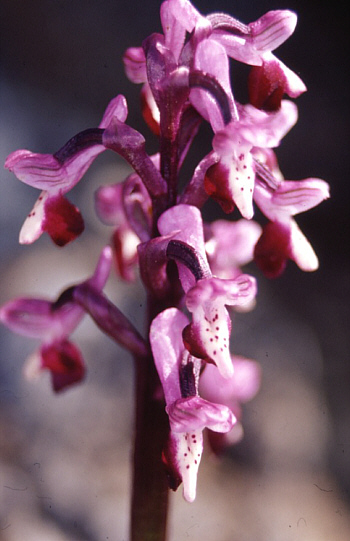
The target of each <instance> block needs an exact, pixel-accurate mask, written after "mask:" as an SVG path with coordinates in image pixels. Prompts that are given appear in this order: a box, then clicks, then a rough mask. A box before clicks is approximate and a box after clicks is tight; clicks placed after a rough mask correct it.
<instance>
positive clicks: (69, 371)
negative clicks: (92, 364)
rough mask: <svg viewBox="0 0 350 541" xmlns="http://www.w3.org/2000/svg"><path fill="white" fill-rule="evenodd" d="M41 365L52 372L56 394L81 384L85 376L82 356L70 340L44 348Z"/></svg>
mask: <svg viewBox="0 0 350 541" xmlns="http://www.w3.org/2000/svg"><path fill="white" fill-rule="evenodd" d="M41 363H42V364H41V366H42V369H47V370H49V371H50V372H51V378H52V386H53V389H54V391H55V392H59V391H62V390H63V389H65V388H66V387H68V386H70V385H73V384H75V383H78V382H80V381H81V380H82V379H83V378H84V375H85V367H84V362H83V358H82V355H81V353H80V351H79V350H78V348H77V347H76V346H75V345H74V344H72V342H69V341H68V340H63V341H62V342H56V343H52V344H50V345H47V346H43V347H42V349H41Z"/></svg>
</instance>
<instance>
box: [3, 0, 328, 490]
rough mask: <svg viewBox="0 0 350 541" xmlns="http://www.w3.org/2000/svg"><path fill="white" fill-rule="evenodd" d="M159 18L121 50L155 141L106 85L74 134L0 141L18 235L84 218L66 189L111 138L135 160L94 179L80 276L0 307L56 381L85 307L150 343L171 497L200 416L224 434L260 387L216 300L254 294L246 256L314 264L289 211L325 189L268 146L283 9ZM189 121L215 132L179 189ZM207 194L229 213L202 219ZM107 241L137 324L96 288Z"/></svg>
mask: <svg viewBox="0 0 350 541" xmlns="http://www.w3.org/2000/svg"><path fill="white" fill-rule="evenodd" d="M160 17H161V24H162V29H163V33H154V34H152V35H151V36H149V37H148V38H146V39H145V40H144V42H143V44H142V47H134V48H129V49H128V50H127V51H126V52H125V55H124V65H125V71H126V74H127V76H128V78H129V79H130V80H131V81H133V82H134V83H137V84H142V87H141V103H142V113H143V116H144V119H145V121H146V123H147V124H148V126H149V128H150V129H151V130H152V132H153V133H154V134H155V135H156V136H157V137H158V139H159V152H158V153H157V154H155V155H153V156H149V155H148V154H147V153H146V150H145V139H144V137H143V136H142V135H141V133H139V132H138V131H136V130H135V129H133V128H132V127H131V126H129V125H128V124H127V115H128V106H127V101H126V99H125V97H124V96H122V95H118V96H117V97H116V98H114V99H112V101H111V102H110V103H109V105H108V107H107V109H106V111H105V113H104V115H103V118H102V120H101V123H100V125H99V126H98V127H97V128H92V129H87V130H85V131H83V132H80V133H78V134H77V135H75V136H74V137H73V138H72V139H70V140H69V141H68V142H67V143H66V144H65V145H64V146H63V147H62V148H61V149H60V150H58V151H57V152H56V153H54V154H52V155H48V154H36V153H33V152H30V151H28V150H17V151H15V152H13V153H12V154H10V156H8V158H7V160H6V163H5V167H6V168H7V169H9V170H10V171H12V172H13V173H14V174H15V175H16V176H17V177H18V179H19V180H21V181H22V182H24V183H26V184H29V185H31V186H33V187H34V188H37V189H39V190H41V193H40V195H39V197H38V200H37V202H36V203H35V205H34V207H33V210H32V211H31V212H30V214H29V215H28V216H27V218H26V220H25V222H24V224H23V226H22V229H21V232H20V242H21V243H24V244H30V243H32V242H34V241H36V240H37V239H38V238H39V237H40V235H41V234H42V233H43V232H46V233H48V234H49V235H50V237H51V238H52V240H53V241H54V243H56V244H57V245H58V246H64V245H65V244H67V243H69V242H71V241H73V240H74V239H75V238H76V237H77V236H78V235H80V234H81V233H82V232H83V229H84V222H83V218H82V216H81V213H80V211H79V209H78V208H76V207H75V206H74V205H73V204H72V203H70V202H69V201H68V199H66V197H65V195H66V194H67V193H68V192H69V191H70V190H71V189H72V188H73V187H74V186H75V185H76V184H77V183H78V182H79V181H80V180H81V179H82V177H83V175H84V173H85V172H86V171H87V169H88V168H89V166H90V165H91V164H92V162H93V161H94V160H95V158H96V157H97V156H98V155H99V154H100V153H102V152H104V151H105V150H107V149H109V150H113V151H114V152H116V153H117V154H119V155H120V156H122V157H123V158H124V159H125V160H126V161H127V162H128V163H129V164H130V165H131V167H132V168H133V170H134V172H132V173H131V174H130V175H129V176H128V177H127V178H126V179H125V180H124V181H123V182H121V183H118V184H115V185H108V186H101V187H100V188H99V189H98V190H97V192H96V199H95V205H96V212H97V214H98V216H99V218H100V219H101V220H102V221H103V222H104V223H106V224H109V225H113V227H114V233H113V238H112V242H111V247H109V246H107V247H105V248H103V250H102V252H101V256H100V259H99V261H98V264H97V267H96V270H95V272H94V274H93V276H92V277H91V278H89V279H88V280H85V281H84V282H82V283H80V284H76V285H75V286H72V287H70V288H69V289H67V290H66V291H64V292H63V293H62V294H61V295H60V296H59V298H58V299H57V300H55V301H49V300H44V299H31V298H20V299H17V300H13V301H10V302H8V303H7V304H5V305H4V306H3V307H2V308H1V311H0V318H1V321H2V322H3V323H4V324H5V325H7V326H8V327H9V328H10V329H12V330H13V331H15V332H18V333H20V334H23V335H26V336H29V337H33V338H39V339H40V340H41V346H40V348H39V350H38V351H37V352H36V353H35V354H34V355H33V356H31V358H30V360H29V361H28V363H27V365H26V371H27V373H31V374H32V373H33V372H36V373H37V372H40V371H41V370H44V369H46V370H49V371H50V373H51V376H52V383H53V388H54V390H55V391H61V390H62V389H64V388H66V387H67V386H70V385H72V384H75V383H77V382H79V381H81V380H82V379H83V377H84V372H85V369H84V363H83V359H82V355H81V354H80V352H79V350H78V349H77V347H76V346H75V345H74V344H73V343H72V342H71V341H70V340H69V336H70V334H71V333H72V332H73V330H74V329H75V328H76V326H77V325H78V324H79V322H80V321H81V319H82V317H83V315H84V314H85V313H88V314H89V315H90V316H91V317H92V318H93V319H94V321H95V322H96V323H97V325H98V326H99V327H100V328H101V329H102V330H103V331H104V332H106V333H107V334H108V335H109V336H110V337H112V338H113V339H114V340H115V341H116V342H118V343H119V344H121V345H122V346H124V347H125V348H126V349H128V350H129V351H131V352H132V353H133V355H134V357H135V359H137V363H139V364H142V363H146V362H148V359H150V358H151V362H152V363H154V364H155V367H156V370H157V373H158V376H159V380H158V383H159V382H160V383H159V385H161V388H162V391H163V392H162V393H160V392H158V393H155V396H154V397H153V399H154V400H158V401H159V400H161V401H165V408H166V413H167V415H168V421H169V423H168V438H167V441H166V444H165V445H164V447H163V453H162V460H163V463H164V465H165V469H166V472H167V475H168V479H169V486H170V487H171V488H173V489H176V488H177V487H178V486H179V485H180V483H181V482H182V483H183V492H184V497H185V498H186V500H188V501H193V500H194V499H195V495H196V480H197V470H198V466H199V463H200V459H201V455H202V449H203V430H204V429H205V428H207V429H209V430H208V434H213V433H217V437H215V445H213V447H215V449H216V450H217V449H218V448H220V449H222V448H223V447H224V446H225V445H227V444H228V443H229V442H230V441H231V442H232V441H238V440H239V439H240V437H241V436H242V427H241V422H240V420H241V406H240V403H241V402H245V401H247V400H250V399H251V398H252V397H253V396H254V395H255V394H256V392H257V390H258V387H259V380H260V369H259V366H258V364H257V363H255V362H254V361H251V360H249V359H245V358H242V357H238V356H235V355H232V354H231V353H230V334H231V317H230V315H229V312H228V309H227V306H229V307H233V309H235V307H236V308H238V307H241V306H244V307H245V308H246V309H249V308H252V307H253V306H254V301H255V296H256V293H257V286H256V280H255V278H254V277H252V276H250V275H247V274H244V273H243V272H242V271H241V267H242V266H243V265H245V264H246V263H248V262H250V261H251V260H253V259H254V260H255V262H256V264H257V265H258V267H259V268H260V269H261V271H262V272H263V273H264V274H265V275H266V276H268V277H276V276H279V275H280V274H281V273H282V272H283V270H284V269H285V266H286V263H287V261H288V260H293V261H294V262H295V263H296V264H297V265H298V266H299V267H300V268H301V269H302V270H305V271H313V270H315V269H317V267H318V260H317V257H316V255H315V253H314V251H313V249H312V247H311V245H310V243H309V241H308V240H307V239H306V237H305V236H304V235H303V233H302V232H301V230H300V229H299V227H298V225H297V223H296V221H295V220H294V215H296V214H298V213H300V212H303V211H306V210H308V209H310V208H312V207H314V206H316V205H318V204H319V203H320V202H321V201H322V200H324V199H326V198H328V197H329V188H328V185H327V184H326V182H324V181H323V180H320V179H318V178H307V179H304V180H299V181H295V180H285V179H284V178H283V176H282V173H281V171H280V170H279V167H278V164H277V159H276V156H275V154H274V151H273V149H274V148H276V147H277V146H278V145H279V144H280V141H281V140H282V138H283V137H284V135H285V134H286V133H287V132H288V131H289V130H290V129H291V128H292V127H293V125H294V124H295V123H296V121H297V115H298V114H297V107H296V105H295V103H294V102H292V101H290V100H287V99H283V97H284V95H285V94H287V95H288V96H289V97H291V98H296V97H298V96H299V95H300V94H301V93H303V92H304V91H305V90H306V87H305V85H304V83H303V82H302V80H301V79H300V78H299V76H298V75H296V74H295V73H294V72H293V71H291V70H290V69H289V68H287V67H286V66H285V65H284V64H283V63H282V62H281V61H280V60H279V59H278V58H277V57H276V56H275V55H274V53H273V51H274V50H275V49H276V48H277V47H278V46H279V45H280V44H281V43H283V42H284V41H285V40H286V39H287V38H288V37H289V36H290V35H291V34H292V33H293V31H294V28H295V26H296V22H297V17H296V15H295V13H293V12H290V11H287V10H281V11H270V12H268V13H266V14H265V15H263V16H262V17H260V19H258V20H257V21H255V22H252V23H250V24H248V25H246V24H243V23H242V22H240V21H238V20H236V19H235V18H233V17H232V16H230V15H227V14H223V13H212V14H210V15H208V16H203V15H201V14H200V13H199V12H198V11H197V10H196V9H195V8H194V6H193V5H192V4H191V2H190V1H189V0H166V1H164V2H163V3H162V5H161V8H160ZM230 58H232V59H234V60H235V61H238V62H242V63H244V64H248V65H249V66H251V71H250V75H249V78H248V93H249V103H248V104H245V105H242V104H240V103H238V102H237V101H236V100H235V98H234V93H233V91H232V88H231V82H230ZM203 121H205V122H207V123H209V125H210V126H211V128H212V131H213V139H212V150H211V151H210V152H209V153H208V154H207V155H206V156H202V157H201V159H200V161H199V163H198V164H196V165H195V166H194V167H193V168H192V171H193V174H192V177H191V178H189V179H188V182H187V183H186V184H185V186H184V187H183V188H181V191H180V189H179V173H180V170H181V167H182V164H183V162H184V160H185V158H186V155H187V153H188V150H189V148H190V147H191V144H192V142H193V140H194V138H195V136H196V134H197V132H198V130H199V127H200V125H201V123H202V122H203ZM209 198H211V199H213V200H214V201H216V202H217V203H219V205H221V207H222V209H223V211H224V212H225V213H232V212H233V211H234V214H233V216H234V217H237V219H236V220H235V221H232V220H230V221H224V220H217V221H214V222H212V223H203V219H202V214H201V209H202V207H203V206H204V204H205V203H206V202H207V200H208V199H209ZM255 205H256V206H257V207H258V208H259V209H260V211H261V213H262V215H264V216H265V217H266V219H267V220H266V223H265V225H263V226H262V227H261V226H260V225H259V224H258V223H257V222H255V221H253V220H252V218H253V215H254V206H255ZM113 254H114V258H115V260H116V262H117V271H118V273H119V275H120V276H121V277H122V278H124V279H126V280H129V281H131V280H134V279H135V278H136V269H137V268H139V274H140V276H141V280H142V282H143V284H144V286H145V288H146V290H147V293H148V299H149V306H150V309H149V313H150V314H151V317H150V321H149V322H148V331H147V332H148V336H146V337H143V336H141V334H140V333H139V332H138V331H137V330H136V329H135V327H134V326H133V325H132V324H131V322H130V321H129V320H128V319H127V318H126V317H125V316H124V315H123V314H122V312H121V311H120V310H119V309H118V308H117V307H116V306H115V305H114V304H113V303H112V302H111V301H110V300H109V299H108V298H107V297H106V296H105V294H104V293H103V287H104V285H105V283H106V281H107V279H108V276H109V274H110V269H111V264H112V259H113ZM230 435H231V437H230ZM150 437H152V435H150ZM209 441H211V439H210V437H209ZM213 441H214V440H213ZM159 459H160V457H159Z"/></svg>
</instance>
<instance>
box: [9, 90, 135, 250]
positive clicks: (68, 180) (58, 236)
mask: <svg viewBox="0 0 350 541" xmlns="http://www.w3.org/2000/svg"><path fill="white" fill-rule="evenodd" d="M126 116H127V105H126V100H125V98H124V97H123V96H121V95H119V96H117V97H116V98H114V99H113V100H112V101H111V102H110V103H109V105H108V107H107V109H106V111H105V113H104V115H103V118H102V121H101V123H100V125H99V128H97V129H92V130H85V131H84V132H81V133H79V134H78V135H76V136H75V137H73V138H72V139H70V141H68V143H67V144H66V145H65V146H64V147H62V148H61V149H60V150H59V151H58V152H56V153H55V154H35V153H33V152H30V151H29V150H16V151H15V152H13V153H12V154H10V155H9V156H8V158H7V159H6V162H5V167H6V168H7V169H9V171H12V172H13V173H14V174H15V175H16V176H17V178H18V179H19V180H21V181H22V182H24V183H25V184H29V185H30V186H33V187H34V188H38V189H39V190H43V191H42V192H41V194H40V196H39V198H38V200H37V201H36V203H35V205H34V207H33V209H32V211H31V212H30V213H29V215H28V217H27V219H26V220H25V222H24V224H23V226H22V229H21V232H20V237H19V241H20V243H21V244H31V243H32V242H34V241H35V240H37V239H38V238H39V237H40V235H41V234H42V233H43V232H44V231H45V232H47V233H48V234H49V235H50V237H51V238H52V240H53V241H54V242H55V243H56V244H57V245H58V246H64V245H65V244H67V243H68V242H71V241H72V240H74V239H75V238H76V237H77V236H78V235H80V234H81V233H82V231H83V230H84V222H83V218H82V216H81V214H80V211H79V210H78V208H77V207H75V206H74V205H72V203H70V202H69V201H68V200H67V199H66V198H65V197H64V194H65V193H67V192H69V191H70V190H71V189H72V188H73V187H74V186H75V185H76V184H77V183H78V182H79V181H80V179H81V178H82V176H83V175H84V174H85V172H86V171H87V169H88V168H89V167H90V165H91V164H92V162H93V161H94V160H95V158H97V156H98V155H99V154H101V152H103V151H104V150H106V149H105V147H104V146H103V144H102V132H103V128H106V127H107V126H108V125H109V124H110V123H111V121H112V120H113V118H117V119H118V120H119V121H120V122H124V121H125V119H126Z"/></svg>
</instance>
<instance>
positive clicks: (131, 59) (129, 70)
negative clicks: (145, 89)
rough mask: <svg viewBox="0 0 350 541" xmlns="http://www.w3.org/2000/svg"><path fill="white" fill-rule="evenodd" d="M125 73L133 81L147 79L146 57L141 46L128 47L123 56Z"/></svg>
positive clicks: (144, 80) (139, 81) (143, 81)
mask: <svg viewBox="0 0 350 541" xmlns="http://www.w3.org/2000/svg"><path fill="white" fill-rule="evenodd" d="M123 62H124V68H125V73H126V75H127V77H128V79H130V81H132V82H133V83H145V82H146V81H147V71H146V58H145V53H144V52H143V49H142V47H129V49H127V50H126V51H125V53H124V56H123Z"/></svg>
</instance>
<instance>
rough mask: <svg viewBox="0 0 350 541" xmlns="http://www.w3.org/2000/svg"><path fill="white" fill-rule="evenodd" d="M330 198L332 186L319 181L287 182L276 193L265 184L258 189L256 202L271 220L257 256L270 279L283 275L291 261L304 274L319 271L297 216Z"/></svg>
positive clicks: (264, 232)
mask: <svg viewBox="0 0 350 541" xmlns="http://www.w3.org/2000/svg"><path fill="white" fill-rule="evenodd" d="M328 197H329V186H328V184H327V183H326V182H324V181H323V180H321V179H317V178H308V179H305V180H301V181H292V180H285V181H282V183H281V184H280V185H279V187H278V188H277V189H276V190H275V191H272V190H269V189H268V188H267V187H265V186H263V185H258V186H257V187H256V189H255V192H254V200H255V202H256V203H257V205H258V206H259V207H260V209H261V210H262V212H263V213H264V214H265V216H266V217H267V218H268V219H269V220H270V221H269V222H268V223H267V225H265V227H264V228H263V232H262V235H261V237H260V239H259V240H258V242H257V244H256V246H255V254H254V257H255V261H256V262H257V264H258V266H259V267H260V268H261V270H262V271H263V272H264V273H265V274H266V275H267V276H269V277H276V276H279V275H280V274H281V273H282V272H283V270H284V269H285V266H286V262H287V259H292V260H293V261H295V263H296V264H297V265H298V266H299V267H300V268H301V269H302V270H304V271H314V270H316V269H317V268H318V259H317V256H316V254H315V252H314V250H313V248H312V246H311V244H310V243H309V241H308V240H307V239H306V237H305V236H304V234H303V233H302V232H301V230H300V229H299V227H298V225H297V223H296V221H295V220H294V219H293V216H294V215H295V214H299V213H300V212H304V211H306V210H308V209H310V208H313V207H315V206H316V205H318V204H319V203H321V201H324V200H325V199H328Z"/></svg>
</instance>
